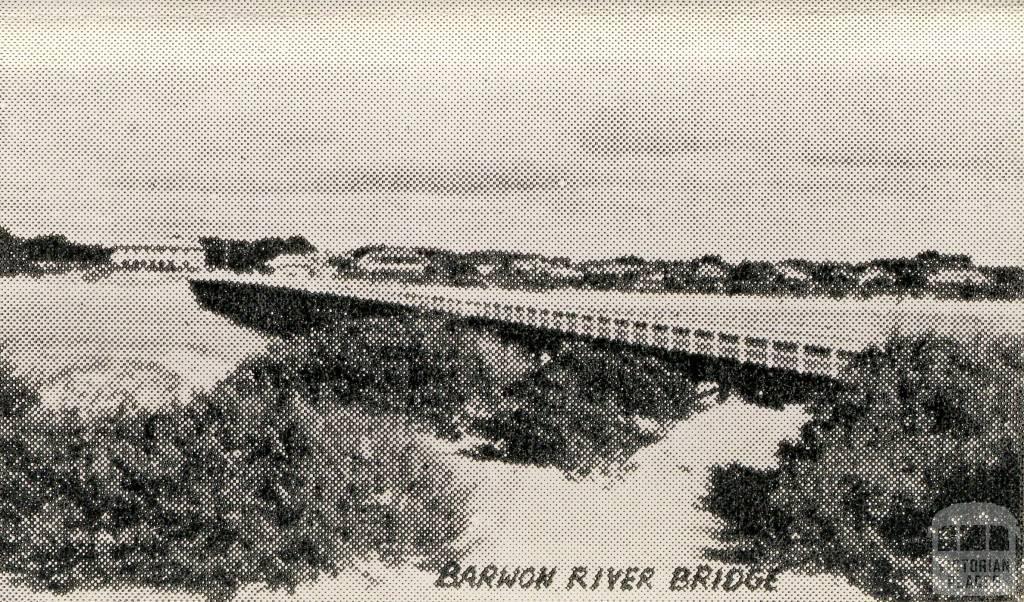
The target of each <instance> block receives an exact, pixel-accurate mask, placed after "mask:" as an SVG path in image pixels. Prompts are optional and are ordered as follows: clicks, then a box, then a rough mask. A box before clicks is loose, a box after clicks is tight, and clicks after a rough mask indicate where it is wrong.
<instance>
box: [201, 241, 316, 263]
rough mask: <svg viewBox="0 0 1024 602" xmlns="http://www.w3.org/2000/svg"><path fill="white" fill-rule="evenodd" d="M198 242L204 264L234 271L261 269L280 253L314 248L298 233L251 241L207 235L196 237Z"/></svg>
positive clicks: (308, 251)
mask: <svg viewBox="0 0 1024 602" xmlns="http://www.w3.org/2000/svg"><path fill="white" fill-rule="evenodd" d="M199 242H200V244H201V245H202V246H203V252H204V254H205V256H206V266H207V267H209V268H210V269H226V270H233V271H236V272H251V271H253V270H258V269H261V268H263V267H264V266H265V265H266V263H267V262H268V261H270V260H271V259H274V258H275V257H277V256H278V255H281V254H285V253H310V252H313V251H316V247H314V246H313V244H312V243H310V242H309V241H308V240H306V239H305V238H303V237H302V236H290V237H288V238H281V237H279V236H273V237H268V238H260V239H258V240H252V241H250V240H231V239H225V238H218V237H213V236H208V237H204V238H200V239H199Z"/></svg>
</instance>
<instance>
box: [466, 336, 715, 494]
mask: <svg viewBox="0 0 1024 602" xmlns="http://www.w3.org/2000/svg"><path fill="white" fill-rule="evenodd" d="M696 408H697V394H696V389H695V387H694V384H693V382H691V380H690V378H689V374H688V372H687V370H686V368H685V367H684V366H681V365H675V364H672V363H669V362H668V361H666V360H663V359H661V358H659V357H656V356H653V355H649V354H645V353H641V352H636V351H631V350H627V349H622V348H603V347H598V346H596V345H594V344H593V343H590V342H585V341H566V342H565V343H564V344H563V346H562V348H561V349H560V350H558V351H556V352H555V354H554V356H553V358H552V359H551V361H549V362H547V363H546V364H544V365H542V366H540V367H539V368H538V369H536V370H534V371H532V372H530V373H529V374H527V375H526V376H525V377H524V378H522V379H520V380H518V381H517V382H515V383H513V384H512V385H510V386H509V387H507V388H506V389H505V391H504V395H503V397H502V406H501V407H499V408H498V409H497V411H495V412H494V413H493V414H491V415H490V416H488V417H486V418H482V419H480V420H478V421H477V424H476V430H477V432H479V433H481V434H483V435H484V436H487V437H488V438H491V439H493V440H495V441H499V442H501V443H502V445H503V446H504V451H505V453H506V457H508V458H509V459H514V460H518V461H525V462H530V463H536V464H543V465H554V466H558V467H559V468H562V469H563V470H566V471H569V472H574V473H579V474H586V473H588V472H590V471H591V470H593V469H594V468H599V467H606V466H608V465H609V464H612V463H615V462H619V461H621V460H625V459H627V458H628V457H629V456H631V455H632V454H633V453H634V452H635V451H636V450H638V449H639V448H640V447H642V446H644V445H648V444H650V443H653V442H654V441H657V440H658V439H659V438H660V437H661V435H662V434H663V431H664V428H665V427H666V426H667V425H668V424H670V423H671V422H673V421H675V420H679V419H682V418H685V417H686V416H688V415H690V414H691V413H692V412H693V411H694V410H695V409H696ZM638 419H647V421H648V424H647V425H646V426H644V425H643V424H642V423H641V422H640V421H639V420H638Z"/></svg>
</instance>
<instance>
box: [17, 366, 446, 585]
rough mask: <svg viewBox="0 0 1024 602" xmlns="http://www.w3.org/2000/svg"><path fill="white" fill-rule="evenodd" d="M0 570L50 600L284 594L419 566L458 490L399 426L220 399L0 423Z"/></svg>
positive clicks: (276, 402)
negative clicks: (327, 578) (384, 563)
mask: <svg viewBox="0 0 1024 602" xmlns="http://www.w3.org/2000/svg"><path fill="white" fill-rule="evenodd" d="M0 450H2V454H0V517H2V519H3V520H0V566H2V570H3V571H5V572H7V573H9V574H13V575H15V576H16V578H17V579H18V580H20V581H21V582H23V583H27V584H28V585H30V586H32V587H34V588H38V589H46V590H49V591H53V592H66V591H70V590H73V589H81V588H95V587H118V586H126V585H127V586H133V585H145V586H158V587H161V588H167V589H179V590H185V591H194V592H200V593H203V594H206V595H208V596H211V597H227V596H230V595H231V594H232V593H233V592H235V591H236V590H237V589H238V588H240V587H242V586H244V585H246V584H250V583H261V584H266V585H267V586H269V587H271V588H274V589H278V588H285V589H289V590H290V589H293V588H294V587H295V586H296V585H297V584H298V583H300V582H302V581H308V580H312V579H316V578H317V577H318V576H319V575H321V574H323V573H334V572H336V571H338V570H339V569H341V568H343V567H344V566H346V564H347V563H349V562H351V561H352V560H354V559H356V558H358V557H361V556H366V555H368V554H375V555H379V556H380V557H382V558H383V559H385V560H391V561H400V560H403V559H406V558H411V557H425V558H427V557H430V556H431V555H433V554H435V553H440V552H441V551H442V549H443V547H444V546H445V545H446V544H448V543H450V542H451V541H452V540H453V539H454V538H455V537H456V536H457V535H458V534H459V533H460V531H461V529H462V525H463V522H464V520H463V519H464V516H463V515H462V512H463V510H464V501H465V500H464V492H462V491H460V490H459V489H458V488H457V487H456V486H455V485H453V480H452V475H451V474H450V473H449V472H448V471H447V469H446V468H444V467H443V466H442V465H441V464H440V463H439V462H438V461H437V460H436V459H434V458H432V457H431V456H430V455H429V454H428V453H426V452H425V451H424V450H423V448H421V447H419V446H418V445H417V443H416V442H415V439H414V438H413V436H412V435H411V433H410V431H409V430H408V429H407V428H406V426H405V424H404V422H402V421H400V420H398V419H395V418H392V417H388V416H371V415H369V414H367V413H365V412H361V411H358V410H356V409H353V408H345V407H341V406H339V405H318V406H314V405H313V404H310V403H309V402H308V400H306V399H304V398H303V397H301V396H299V395H296V394H292V395H290V396H288V397H281V396H278V395H274V394H271V393H268V394H261V393H260V392H256V393H253V392H245V393H241V392H240V391H239V390H237V389H235V388H233V387H228V386H221V387H219V388H218V389H217V390H215V391H214V392H213V393H212V394H210V395H207V396H202V397H201V398H199V399H197V400H196V402H195V403H194V404H192V405H190V406H188V407H173V408H165V409H160V410H156V411H147V410H141V409H137V408H121V409H120V411H118V412H104V413H98V414H94V415H91V416H89V417H83V416H82V415H81V414H79V413H77V412H75V411H70V410H67V411H52V410H47V409H42V408H36V409H35V410H33V411H29V412H27V413H25V414H24V415H23V416H21V417H16V418H10V417H6V418H2V419H0Z"/></svg>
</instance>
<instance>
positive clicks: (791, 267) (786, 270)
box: [773, 261, 811, 284]
mask: <svg viewBox="0 0 1024 602" xmlns="http://www.w3.org/2000/svg"><path fill="white" fill-rule="evenodd" d="M773 267H774V268H775V271H776V272H778V274H779V277H781V278H782V280H784V281H785V282H786V283H788V284H803V283H807V282H810V281H811V274H810V272H809V271H808V270H807V269H806V268H805V267H804V266H802V265H800V264H799V263H797V262H794V261H780V262H778V263H776V264H775V265H774V266H773Z"/></svg>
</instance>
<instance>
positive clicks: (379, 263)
mask: <svg viewBox="0 0 1024 602" xmlns="http://www.w3.org/2000/svg"><path fill="white" fill-rule="evenodd" d="M355 267H356V270H358V271H360V272H363V273H364V274H371V275H380V276H406V277H409V276H422V275H424V274H425V273H426V271H427V268H428V267H430V260H429V259H427V258H426V257H424V256H423V255H421V254H420V253H419V252H417V251H416V250H415V249H406V248H401V247H395V248H392V247H386V248H383V249H374V250H372V251H369V252H367V253H366V254H364V255H362V256H361V257H359V259H357V260H356V262H355Z"/></svg>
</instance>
